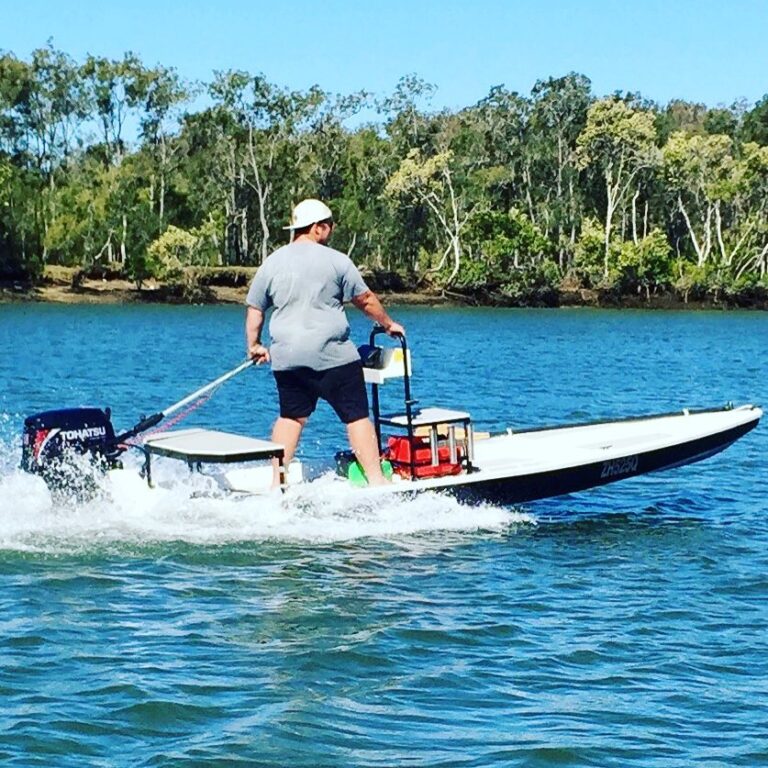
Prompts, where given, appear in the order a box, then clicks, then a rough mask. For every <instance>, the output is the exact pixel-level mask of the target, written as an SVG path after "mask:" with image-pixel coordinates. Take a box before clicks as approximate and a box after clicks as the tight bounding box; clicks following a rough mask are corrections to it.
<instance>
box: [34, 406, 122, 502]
mask: <svg viewBox="0 0 768 768" xmlns="http://www.w3.org/2000/svg"><path fill="white" fill-rule="evenodd" d="M110 415H111V414H110V411H109V408H106V409H104V410H101V409H100V408H64V409H61V410H57V411H44V412H43V413H36V414H35V415H34V416H28V417H27V418H26V419H24V435H23V438H22V454H21V468H22V469H24V470H26V471H27V472H31V473H33V474H36V475H41V476H42V477H43V479H44V480H45V482H46V483H47V484H48V485H49V486H54V487H60V486H62V485H71V484H72V480H73V479H74V478H73V473H72V469H73V467H75V466H77V465H78V464H80V463H79V462H78V461H77V459H76V457H77V456H86V457H87V460H88V461H87V463H89V464H91V465H93V466H95V467H98V468H100V469H104V470H106V469H112V468H114V467H118V466H120V463H119V461H118V460H117V457H118V456H119V455H120V453H121V452H122V449H121V448H119V447H118V446H117V444H116V440H115V430H114V429H113V427H112V422H111V420H110ZM80 466H82V464H80Z"/></svg>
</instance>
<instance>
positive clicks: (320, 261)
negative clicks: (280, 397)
mask: <svg viewBox="0 0 768 768" xmlns="http://www.w3.org/2000/svg"><path fill="white" fill-rule="evenodd" d="M367 290H368V286H367V285H366V284H365V281H364V280H363V278H362V277H361V275H360V272H359V271H358V269H357V267H356V266H355V265H354V264H353V263H352V261H351V259H350V258H349V257H348V256H347V255H346V254H344V253H341V251H336V250H334V249H333V248H328V247H326V246H324V245H320V244H319V243H313V242H310V241H301V242H298V243H291V244H290V245H284V246H283V247H282V248H278V249H277V250H276V251H275V252H274V253H273V254H272V255H271V256H269V257H268V258H267V259H266V261H265V262H264V263H263V264H262V265H261V267H259V270H258V271H257V272H256V276H255V277H254V278H253V282H252V283H251V287H250V289H249V290H248V296H247V298H246V303H247V304H249V305H250V306H252V307H255V308H256V309H260V310H261V311H262V312H266V311H267V310H268V309H269V308H270V307H273V308H274V309H273V311H272V316H271V318H270V321H269V335H270V336H271V337H272V344H271V346H270V355H271V357H272V369H273V370H275V371H285V370H288V369H290V368H301V367H307V368H314V369H315V370H316V371H324V370H327V369H328V368H335V367H336V366H338V365H345V364H346V363H351V362H354V361H355V360H359V359H360V355H359V354H358V352H357V347H356V346H355V344H354V343H353V342H352V341H350V340H349V323H348V322H347V316H346V314H345V312H344V302H347V301H351V300H352V299H353V298H355V297H356V296H360V295H361V294H363V293H365V292H366V291H367Z"/></svg>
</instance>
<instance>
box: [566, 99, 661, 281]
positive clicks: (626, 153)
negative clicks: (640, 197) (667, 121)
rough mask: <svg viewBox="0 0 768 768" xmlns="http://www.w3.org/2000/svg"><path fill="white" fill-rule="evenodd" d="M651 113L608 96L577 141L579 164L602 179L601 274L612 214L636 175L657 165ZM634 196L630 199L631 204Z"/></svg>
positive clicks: (594, 108) (591, 110)
mask: <svg viewBox="0 0 768 768" xmlns="http://www.w3.org/2000/svg"><path fill="white" fill-rule="evenodd" d="M655 141H656V128H655V125H654V119H653V115H652V114H651V113H650V112H648V111H644V110H639V109H634V108H632V107H631V106H628V105H627V103H625V101H623V100H620V99H617V98H611V99H602V100H600V101H596V102H595V103H594V104H592V106H590V108H589V110H588V112H587V123H586V125H585V127H584V130H583V131H582V132H581V133H580V134H579V137H578V140H577V146H578V158H579V164H580V166H581V167H582V168H590V169H592V170H594V171H595V172H596V173H597V174H598V175H599V176H600V178H601V179H602V183H603V191H604V194H605V216H604V226H603V233H604V236H603V245H604V262H603V275H604V277H605V278H607V277H608V272H609V255H610V247H611V231H612V228H613V223H614V217H615V214H616V212H617V210H618V209H619V207H620V206H622V205H624V204H625V203H626V200H627V197H628V194H629V192H630V190H631V189H633V186H634V185H635V184H636V181H637V178H638V176H639V174H640V173H641V172H642V171H644V170H646V169H651V168H653V167H654V166H656V165H657V164H658V150H657V148H656V145H655ZM635 202H636V198H633V206H634V204H635Z"/></svg>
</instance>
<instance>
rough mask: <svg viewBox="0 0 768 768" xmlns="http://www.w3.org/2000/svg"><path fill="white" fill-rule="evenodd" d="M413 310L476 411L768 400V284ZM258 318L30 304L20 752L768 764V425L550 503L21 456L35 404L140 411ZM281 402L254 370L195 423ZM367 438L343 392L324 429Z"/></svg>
mask: <svg viewBox="0 0 768 768" xmlns="http://www.w3.org/2000/svg"><path fill="white" fill-rule="evenodd" d="M393 315H394V316H395V317H396V318H397V319H398V320H401V321H402V322H403V323H404V324H405V325H406V327H407V329H408V334H409V340H410V343H411V345H412V353H413V367H414V376H415V379H414V390H415V396H416V397H417V398H419V399H420V400H421V402H422V404H424V405H444V406H448V407H454V408H460V409H465V410H468V411H470V412H471V413H472V415H473V417H474V418H475V421H476V422H477V425H478V429H485V430H491V431H493V430H500V429H503V428H505V427H507V426H515V427H523V426H533V425H537V424H555V423H558V422H573V421H580V420H593V419H598V418H611V417H615V418H619V417H623V416H629V415H639V414H647V413H654V412H665V411H672V410H677V409H680V408H683V407H709V406H720V405H723V404H725V403H726V402H728V401H733V402H734V403H735V404H739V403H746V402H754V403H758V404H763V405H765V404H768V355H767V354H766V349H767V346H766V341H768V314H759V313H737V312H729V313H723V312H713V313H709V312H696V313H667V312H629V311H613V312H611V311H592V310H545V311H521V310H501V309H494V310H474V309H452V308H423V307H419V308H405V307H403V308H394V309H393ZM352 320H353V333H354V335H355V337H356V339H357V340H358V341H359V342H360V343H362V342H364V341H365V340H366V337H367V332H368V326H367V324H366V323H365V322H364V320H363V319H362V318H361V317H360V316H359V315H357V314H355V315H353V316H352ZM242 321H243V312H242V310H241V309H240V308H237V307H183V308H180V307H163V306H158V307H145V306H137V307H134V306H126V307H92V306H52V305H30V304H26V305H0V762H1V763H2V765H14V766H15V765H18V766H32V765H40V766H131V767H134V766H148V767H149V766H153V767H154V766H216V765H220V766H225V765H226V766H229V765H248V766H252V765H253V766H262V765H263V766H272V765H274V766H307V767H309V766H377V767H379V766H381V767H382V768H383V767H385V766H462V767H469V766H558V767H560V766H616V767H617V768H619V767H622V768H623V767H625V766H630V765H631V766H643V767H649V768H652V767H654V766H659V767H661V766H664V767H665V768H667V767H670V766H758V765H768V524H767V523H766V517H767V515H768V500H767V498H768V496H767V494H766V489H767V487H768V472H767V471H766V463H768V430H767V429H766V426H765V424H761V425H760V426H759V427H758V428H757V429H756V430H755V431H753V432H752V433H750V434H749V435H748V436H747V437H746V438H744V439H743V440H741V441H740V442H739V443H737V444H736V445H734V446H733V447H731V448H730V449H728V450H727V451H726V452H724V453H722V454H720V455H718V456H716V457H714V458H712V459H710V460H708V461H705V462H702V463H700V464H697V465H695V466H692V467H686V468H682V469H678V470H673V471H671V472H667V473H661V474H658V475H653V476H649V477H646V478H638V479H634V480H630V481H626V482H623V483H618V484H615V485H612V486H609V487H608V488H605V489H602V490H598V491H592V492H585V493H583V494H578V495H573V496H569V497H563V498H560V499H553V500H547V501H542V502H537V503H532V504H530V505H527V506H525V507H520V508H505V507H494V506H475V507H472V506H462V505H460V504H459V503H457V502H455V501H452V500H449V499H445V498H441V497H440V496H424V497H422V498H419V499H417V500H394V501H388V502H387V503H384V504H381V503H377V504H370V503H369V504H365V505H361V504H360V503H359V500H356V499H355V497H354V493H353V492H350V493H341V494H335V495H334V494H331V493H325V494H323V493H319V494H318V496H317V498H313V497H311V496H310V497H307V498H304V499H303V500H302V501H301V503H296V504H294V505H289V506H284V505H282V504H281V502H280V500H267V501H263V500H259V501H257V500H253V499H251V500H239V501H237V500H231V499H212V498H206V497H205V496H201V495H200V494H199V493H196V491H199V490H200V489H199V488H196V487H195V482H203V480H204V479H201V480H199V481H198V480H195V482H193V483H190V482H189V478H188V475H187V474H186V470H184V471H181V470H179V471H178V473H177V474H174V473H175V472H176V470H177V468H176V467H166V468H165V469H164V470H163V471H165V473H166V475H165V482H164V487H162V488H158V489H156V490H154V491H150V490H149V489H147V488H145V487H144V486H143V485H142V484H141V483H138V484H135V485H131V486H130V487H128V488H126V489H124V492H116V490H115V489H114V488H105V489H104V492H103V493H102V494H101V495H100V496H99V497H97V498H96V499H94V500H92V501H89V502H84V503H78V502H75V501H73V500H58V499H56V500H55V499H52V498H51V496H50V494H49V493H48V491H47V489H46V488H45V486H44V485H43V484H42V482H41V481H40V480H39V479H38V478H34V477H31V476H28V475H24V474H22V473H21V472H19V471H18V469H17V466H18V462H19V458H20V451H21V441H20V431H21V423H22V421H23V418H24V417H25V416H26V415H29V414H32V413H35V412H37V411H41V410H45V409H49V408H55V407H64V406H76V405H99V406H107V405H108V406H110V407H111V408H112V413H113V420H114V422H115V424H116V426H117V427H119V428H126V427H128V426H130V425H132V424H133V423H135V422H136V421H137V420H138V419H139V417H140V416H142V415H143V414H149V413H153V412H155V411H158V410H161V409H164V408H166V407H167V406H169V405H170V404H172V403H174V402H176V401H177V400H179V399H180V398H181V397H183V396H184V395H186V394H187V393H189V392H191V391H193V390H195V389H196V388H198V387H199V386H201V385H202V384H205V383H206V382H208V381H210V380H212V379H214V378H216V377H217V376H218V375H220V374H221V373H224V372H225V371H227V370H229V369H230V368H232V367H234V366H235V365H237V363H238V362H239V361H240V359H241V358H242V357H243V341H242ZM399 392H400V390H399V388H398V385H397V384H391V385H390V384H388V385H387V389H386V391H385V393H384V394H385V396H386V397H388V398H394V400H396V399H397V397H398V396H399ZM275 411H276V397H275V393H274V386H273V383H272V379H271V376H270V374H269V372H268V370H265V369H259V370H249V371H246V372H245V373H243V374H241V375H240V376H239V377H237V378H235V379H233V380H232V381H230V382H228V383H227V384H225V385H224V386H223V387H222V388H221V389H220V390H219V391H218V392H217V393H216V395H215V396H214V397H213V398H212V399H211V400H210V401H209V402H208V403H207V404H206V405H205V406H204V407H202V408H200V409H198V410H197V411H195V412H194V413H192V414H191V415H190V416H189V418H188V419H187V420H186V421H185V422H184V424H185V426H193V425H202V426H209V427H215V428H226V429H230V430H236V431H240V432H243V433H246V434H251V435H254V436H261V437H266V436H267V435H268V433H269V429H270V425H271V422H272V420H273V418H274V414H275ZM343 442H344V436H343V431H342V429H341V427H340V426H339V425H338V423H337V422H336V420H335V417H333V415H332V413H331V412H330V410H329V409H327V408H326V407H323V406H321V408H320V409H319V410H318V412H317V413H316V414H315V416H314V417H313V420H312V422H310V425H309V426H308V428H307V431H306V434H305V437H304V440H303V443H302V446H301V453H302V455H303V456H304V457H307V458H320V457H323V456H326V455H328V454H329V453H332V452H333V451H334V450H335V449H337V448H340V447H343ZM128 463H129V467H132V465H131V464H130V461H129V462H128Z"/></svg>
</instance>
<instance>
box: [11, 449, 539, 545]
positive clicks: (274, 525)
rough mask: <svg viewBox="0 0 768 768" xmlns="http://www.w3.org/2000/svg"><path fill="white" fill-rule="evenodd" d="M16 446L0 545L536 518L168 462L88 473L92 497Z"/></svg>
mask: <svg viewBox="0 0 768 768" xmlns="http://www.w3.org/2000/svg"><path fill="white" fill-rule="evenodd" d="M19 455H20V446H19V445H17V444H15V443H14V442H12V441H3V440H2V439H1V438H0V549H2V550H5V551H9V550H10V551H23V552H67V551H72V550H77V551H83V550H84V549H85V550H88V549H92V548H99V549H101V548H103V547H110V546H112V545H118V544H120V543H128V544H132V545H137V544H138V545H141V544H154V543H158V542H183V543H188V544H193V545H223V544H230V543H235V542H247V541H264V540H269V541H278V542H279V541H290V542H321V543H331V542H335V541H351V540H356V539H366V538H367V539H393V538H398V537H404V536H405V537H407V536H413V535H419V534H423V533H429V532H438V531H451V532H457V533H464V532H466V533H470V534H474V533H478V532H480V533H483V532H492V533H499V532H504V531H506V530H508V529H509V528H510V527H512V526H516V525H535V522H536V521H535V518H534V517H533V516H532V515H530V514H527V513H525V512H520V511H515V510H511V509H508V508H504V507H496V506H492V505H475V506H469V505H463V504H460V503H459V502H457V501H455V500H454V499H451V498H447V497H445V496H441V495H437V494H428V493H426V494H422V495H420V496H418V497H416V498H403V497H399V496H395V495H392V494H382V496H381V497H379V496H378V495H377V494H376V493H375V492H369V493H367V494H365V495H364V498H361V495H360V494H359V492H356V491H355V489H354V488H352V487H348V486H346V485H344V484H343V483H339V482H334V480H333V478H332V477H331V476H327V477H321V478H319V479H318V480H316V481H315V482H313V483H312V484H311V486H304V487H296V488H292V489H289V491H288V493H286V494H285V495H284V496H283V495H281V494H279V493H275V494H274V495H270V496H260V497H249V496H238V495H234V496H225V495H223V494H222V493H221V492H220V491H219V490H218V486H217V485H216V483H215V481H214V480H213V479H212V478H210V477H207V476H205V475H199V474H197V473H194V474H190V473H189V472H188V471H187V469H186V467H184V466H182V465H179V464H177V463H172V462H169V466H166V467H164V468H163V473H162V475H161V476H159V477H158V478H157V479H158V481H159V482H158V486H157V487H155V488H149V487H148V486H147V484H146V482H145V481H144V480H142V478H141V477H140V476H139V474H138V470H139V463H138V460H137V459H136V458H135V457H131V456H128V457H127V458H126V461H125V465H126V468H125V470H124V471H122V472H113V473H110V474H109V475H108V476H101V475H92V476H91V488H90V491H91V493H90V498H89V500H87V501H83V500H82V499H80V498H78V497H77V496H76V495H74V494H69V495H68V494H67V493H66V492H64V493H62V494H52V493H51V492H50V490H49V489H48V487H47V486H46V484H45V483H44V481H43V480H42V479H41V478H40V477H37V476H34V475H30V474H27V473H25V472H23V471H21V470H20V469H18V457H19Z"/></svg>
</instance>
